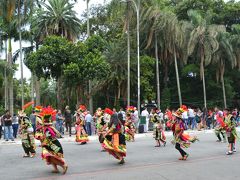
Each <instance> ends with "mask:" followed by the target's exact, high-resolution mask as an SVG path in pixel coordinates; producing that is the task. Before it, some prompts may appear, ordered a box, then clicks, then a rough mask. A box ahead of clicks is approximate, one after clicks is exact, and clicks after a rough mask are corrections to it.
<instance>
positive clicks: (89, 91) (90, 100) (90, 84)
mask: <svg viewBox="0 0 240 180" xmlns="http://www.w3.org/2000/svg"><path fill="white" fill-rule="evenodd" d="M89 1H90V0H86V2H87V36H88V38H89V37H90V23H89V6H88V5H89ZM88 93H89V111H90V113H91V114H93V99H92V94H91V93H92V81H91V80H89V81H88Z"/></svg>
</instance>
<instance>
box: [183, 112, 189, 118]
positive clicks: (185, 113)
mask: <svg viewBox="0 0 240 180" xmlns="http://www.w3.org/2000/svg"><path fill="white" fill-rule="evenodd" d="M182 118H183V119H188V114H187V111H184V112H183V113H182Z"/></svg>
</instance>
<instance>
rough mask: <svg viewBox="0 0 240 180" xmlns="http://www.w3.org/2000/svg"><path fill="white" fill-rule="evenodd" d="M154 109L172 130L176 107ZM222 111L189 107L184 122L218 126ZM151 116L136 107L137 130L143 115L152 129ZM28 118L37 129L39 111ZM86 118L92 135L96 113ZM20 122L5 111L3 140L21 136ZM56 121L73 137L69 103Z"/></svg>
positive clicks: (238, 115)
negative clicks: (217, 122)
mask: <svg viewBox="0 0 240 180" xmlns="http://www.w3.org/2000/svg"><path fill="white" fill-rule="evenodd" d="M97 110H101V108H98V109H97ZM113 111H114V112H117V113H119V114H121V116H122V119H123V121H124V120H125V119H126V112H125V111H124V109H123V108H120V109H119V111H117V110H116V109H115V108H113ZM154 112H157V115H158V116H159V119H160V121H161V122H162V124H163V127H165V130H170V129H169V127H168V126H167V125H166V124H167V122H168V120H171V118H172V114H173V113H174V110H170V109H166V110H165V112H163V111H161V110H158V109H156V108H155V111H154ZM219 112H222V111H221V110H219V109H218V108H213V109H208V110H207V109H205V108H203V110H200V109H199V108H195V109H194V108H191V107H188V110H187V111H184V112H183V114H182V118H183V120H184V123H185V129H192V130H194V129H197V130H201V129H212V128H214V127H215V126H216V116H217V113H219ZM232 115H233V117H234V118H235V120H236V123H237V125H240V111H239V110H237V109H233V110H232ZM152 116H153V114H152V111H151V109H148V108H143V110H142V111H141V113H140V117H139V115H138V110H137V109H136V108H135V109H134V112H133V113H132V120H133V122H134V124H135V127H136V129H138V127H139V124H140V123H142V122H141V119H142V118H144V120H145V121H144V132H147V131H149V130H152V129H151V128H152V123H151V117H152ZM29 119H30V121H31V123H32V126H33V129H34V131H35V129H36V114H35V112H34V111H32V113H31V115H29ZM84 120H85V128H86V132H87V134H88V135H89V136H91V135H92V134H96V121H97V117H96V115H95V114H91V113H90V112H89V111H86V114H85V116H84ZM19 124H20V122H19V117H18V115H16V114H13V116H11V114H10V112H9V111H8V110H6V112H5V113H4V114H3V115H2V116H1V117H0V139H1V138H2V135H4V139H5V140H6V141H9V140H12V141H14V139H15V138H17V136H18V129H19ZM53 124H54V126H55V128H56V129H57V130H58V131H59V132H60V133H61V134H62V137H63V136H64V134H66V132H67V134H69V136H71V135H72V134H73V131H72V130H73V129H74V126H75V112H71V110H70V108H69V107H68V106H66V108H65V109H64V113H62V111H61V110H58V111H57V114H56V117H54V119H53ZM74 133H75V132H74Z"/></svg>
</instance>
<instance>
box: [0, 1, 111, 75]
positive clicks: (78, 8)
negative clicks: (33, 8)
mask: <svg viewBox="0 0 240 180" xmlns="http://www.w3.org/2000/svg"><path fill="white" fill-rule="evenodd" d="M107 2H109V0H90V2H89V7H91V6H92V5H96V4H102V5H103V4H104V3H107ZM86 8H87V5H86V1H84V0H79V1H78V2H77V3H76V4H75V7H74V10H75V11H76V12H77V13H78V17H79V18H81V14H82V13H83V12H84V11H85V10H86ZM28 46H30V42H23V43H22V47H28ZM12 48H13V51H12V52H13V53H14V52H15V51H16V50H18V49H19V41H16V42H14V41H13V40H12ZM4 56H5V55H4V53H2V54H1V53H0V59H5V57H4ZM16 64H18V65H19V68H18V71H16V73H15V77H16V78H17V79H20V78H21V72H20V61H19V58H18V60H17V61H16ZM23 77H24V78H26V79H27V80H29V79H30V77H31V72H30V70H29V69H28V68H27V67H26V66H25V65H24V67H23Z"/></svg>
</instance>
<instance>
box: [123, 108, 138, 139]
mask: <svg viewBox="0 0 240 180" xmlns="http://www.w3.org/2000/svg"><path fill="white" fill-rule="evenodd" d="M133 113H134V107H133V106H129V107H127V116H126V122H125V138H126V140H127V141H135V139H134V136H135V131H136V129H135V125H134V118H133V116H134V115H133Z"/></svg>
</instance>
